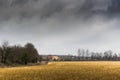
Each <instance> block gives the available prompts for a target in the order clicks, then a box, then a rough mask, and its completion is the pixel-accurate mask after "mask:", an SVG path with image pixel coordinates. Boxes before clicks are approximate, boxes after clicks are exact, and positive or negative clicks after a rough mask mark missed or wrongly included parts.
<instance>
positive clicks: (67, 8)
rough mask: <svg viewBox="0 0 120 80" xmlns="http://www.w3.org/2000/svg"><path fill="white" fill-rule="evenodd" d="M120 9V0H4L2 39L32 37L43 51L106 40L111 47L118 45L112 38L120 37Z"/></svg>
mask: <svg viewBox="0 0 120 80" xmlns="http://www.w3.org/2000/svg"><path fill="white" fill-rule="evenodd" d="M119 9H120V1H119V0H0V36H1V38H0V40H1V41H2V40H4V39H7V40H10V41H11V42H12V43H21V44H23V43H25V42H27V41H30V42H33V43H35V44H36V46H37V48H38V49H41V50H40V51H41V52H42V51H43V52H49V51H50V52H52V51H53V52H54V50H55V51H56V53H57V49H61V50H62V51H63V53H65V52H67V51H66V50H68V52H73V51H74V50H73V51H72V49H73V48H79V47H85V48H86V47H87V48H88V47H90V46H91V48H92V49H93V48H96V44H99V46H98V47H104V46H106V45H105V43H106V42H108V44H111V45H110V47H108V48H106V47H105V48H106V49H109V48H111V47H112V46H113V47H116V46H117V45H116V46H115V44H117V43H115V41H116V40H115V41H114V42H113V41H112V40H114V39H115V38H116V39H117V40H120V39H119V38H118V36H115V35H116V34H118V31H119V29H120V28H119V20H120V19H119V16H120V15H119V14H120V10H119ZM110 32H114V34H113V35H112V34H111V33H110ZM110 34H111V35H112V36H111V37H108V36H109V35H110ZM107 38H109V40H108V39H107ZM112 38H114V39H112ZM116 42H118V41H116ZM38 43H39V44H40V45H41V46H39V45H38ZM113 44H114V45H113ZM70 45H71V47H69V46H70ZM56 48H57V49H56ZM65 49H66V50H65ZM62 51H58V53H61V52H62ZM116 51H117V50H116Z"/></svg>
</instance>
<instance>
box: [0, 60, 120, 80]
mask: <svg viewBox="0 0 120 80" xmlns="http://www.w3.org/2000/svg"><path fill="white" fill-rule="evenodd" d="M0 80H120V62H51V63H49V64H48V65H42V66H41V65H40V66H29V67H14V68H0Z"/></svg>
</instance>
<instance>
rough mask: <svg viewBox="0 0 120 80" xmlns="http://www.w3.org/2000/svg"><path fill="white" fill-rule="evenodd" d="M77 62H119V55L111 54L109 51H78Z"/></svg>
mask: <svg viewBox="0 0 120 80" xmlns="http://www.w3.org/2000/svg"><path fill="white" fill-rule="evenodd" d="M77 54H78V58H79V60H92V61H93V60H96V61H119V60H120V54H117V53H113V52H112V51H111V50H108V51H105V52H90V51H89V50H85V49H78V52H77Z"/></svg>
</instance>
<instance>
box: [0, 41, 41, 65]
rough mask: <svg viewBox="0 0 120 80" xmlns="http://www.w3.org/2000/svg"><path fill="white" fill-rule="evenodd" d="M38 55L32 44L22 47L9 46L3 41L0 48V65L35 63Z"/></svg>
mask: <svg viewBox="0 0 120 80" xmlns="http://www.w3.org/2000/svg"><path fill="white" fill-rule="evenodd" d="M37 61H39V54H38V51H37V49H36V48H35V47H34V45H33V44H32V43H27V44H25V45H24V46H20V45H13V46H10V45H9V42H8V41H4V42H3V43H2V45H1V46H0V63H2V64H24V65H26V64H28V63H37Z"/></svg>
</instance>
